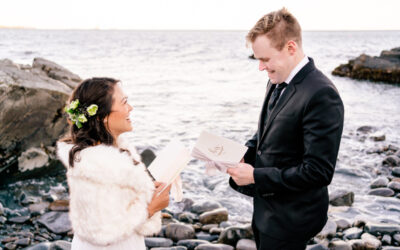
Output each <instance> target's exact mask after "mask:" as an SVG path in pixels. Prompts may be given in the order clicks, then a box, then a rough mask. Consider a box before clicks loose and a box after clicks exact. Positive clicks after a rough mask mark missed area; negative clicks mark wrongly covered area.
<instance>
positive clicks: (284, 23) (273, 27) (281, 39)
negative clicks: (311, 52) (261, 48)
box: [246, 8, 302, 50]
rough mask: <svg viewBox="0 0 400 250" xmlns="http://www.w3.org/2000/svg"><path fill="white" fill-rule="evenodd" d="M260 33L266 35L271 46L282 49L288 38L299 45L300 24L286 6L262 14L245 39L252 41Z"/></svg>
mask: <svg viewBox="0 0 400 250" xmlns="http://www.w3.org/2000/svg"><path fill="white" fill-rule="evenodd" d="M260 35H266V36H267V38H268V39H270V41H271V43H272V46H274V47H275V48H276V49H278V50H282V49H283V47H284V46H285V44H286V43H287V42H288V41H290V40H293V41H295V42H296V43H297V44H298V45H299V46H300V47H301V42H302V40H301V27H300V24H299V22H298V21H297V19H296V18H295V17H294V16H293V15H292V14H291V13H290V12H289V11H288V10H287V9H286V8H282V9H280V10H278V11H273V12H270V13H268V14H266V15H265V16H263V17H262V18H261V19H260V20H258V22H257V23H256V25H254V27H253V28H252V29H251V30H250V31H249V33H248V34H247V37H246V40H247V42H249V43H253V42H254V41H255V40H256V38H257V37H258V36H260Z"/></svg>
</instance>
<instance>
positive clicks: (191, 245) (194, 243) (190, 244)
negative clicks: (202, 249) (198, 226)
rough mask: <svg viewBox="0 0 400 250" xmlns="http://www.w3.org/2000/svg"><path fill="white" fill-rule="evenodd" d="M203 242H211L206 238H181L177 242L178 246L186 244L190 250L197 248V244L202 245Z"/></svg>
mask: <svg viewBox="0 0 400 250" xmlns="http://www.w3.org/2000/svg"><path fill="white" fill-rule="evenodd" d="M201 244H209V242H208V241H206V240H197V239H193V240H180V241H178V242H177V243H176V245H178V246H184V247H186V248H187V249H188V250H193V249H195V248H196V247H197V246H199V245H201Z"/></svg>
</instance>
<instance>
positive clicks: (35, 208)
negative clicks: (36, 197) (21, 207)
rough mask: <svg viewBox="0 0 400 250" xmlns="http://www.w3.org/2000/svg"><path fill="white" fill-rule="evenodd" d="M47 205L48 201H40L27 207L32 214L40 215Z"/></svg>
mask: <svg viewBox="0 0 400 250" xmlns="http://www.w3.org/2000/svg"><path fill="white" fill-rule="evenodd" d="M49 205H50V203H49V202H40V203H37V204H31V205H29V207H28V208H29V211H30V213H31V214H32V215H41V214H44V213H45V212H46V209H48V207H49Z"/></svg>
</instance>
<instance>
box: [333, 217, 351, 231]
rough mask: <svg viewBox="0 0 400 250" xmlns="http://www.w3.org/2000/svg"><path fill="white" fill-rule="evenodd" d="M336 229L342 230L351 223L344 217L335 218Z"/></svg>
mask: <svg viewBox="0 0 400 250" xmlns="http://www.w3.org/2000/svg"><path fill="white" fill-rule="evenodd" d="M335 223H336V226H337V229H340V230H344V229H347V228H349V227H351V223H350V222H349V221H348V220H346V219H337V220H335Z"/></svg>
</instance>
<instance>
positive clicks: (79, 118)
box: [78, 114, 87, 123]
mask: <svg viewBox="0 0 400 250" xmlns="http://www.w3.org/2000/svg"><path fill="white" fill-rule="evenodd" d="M78 121H79V122H80V123H85V122H87V118H86V116H85V115H84V114H80V115H79V116H78Z"/></svg>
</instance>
